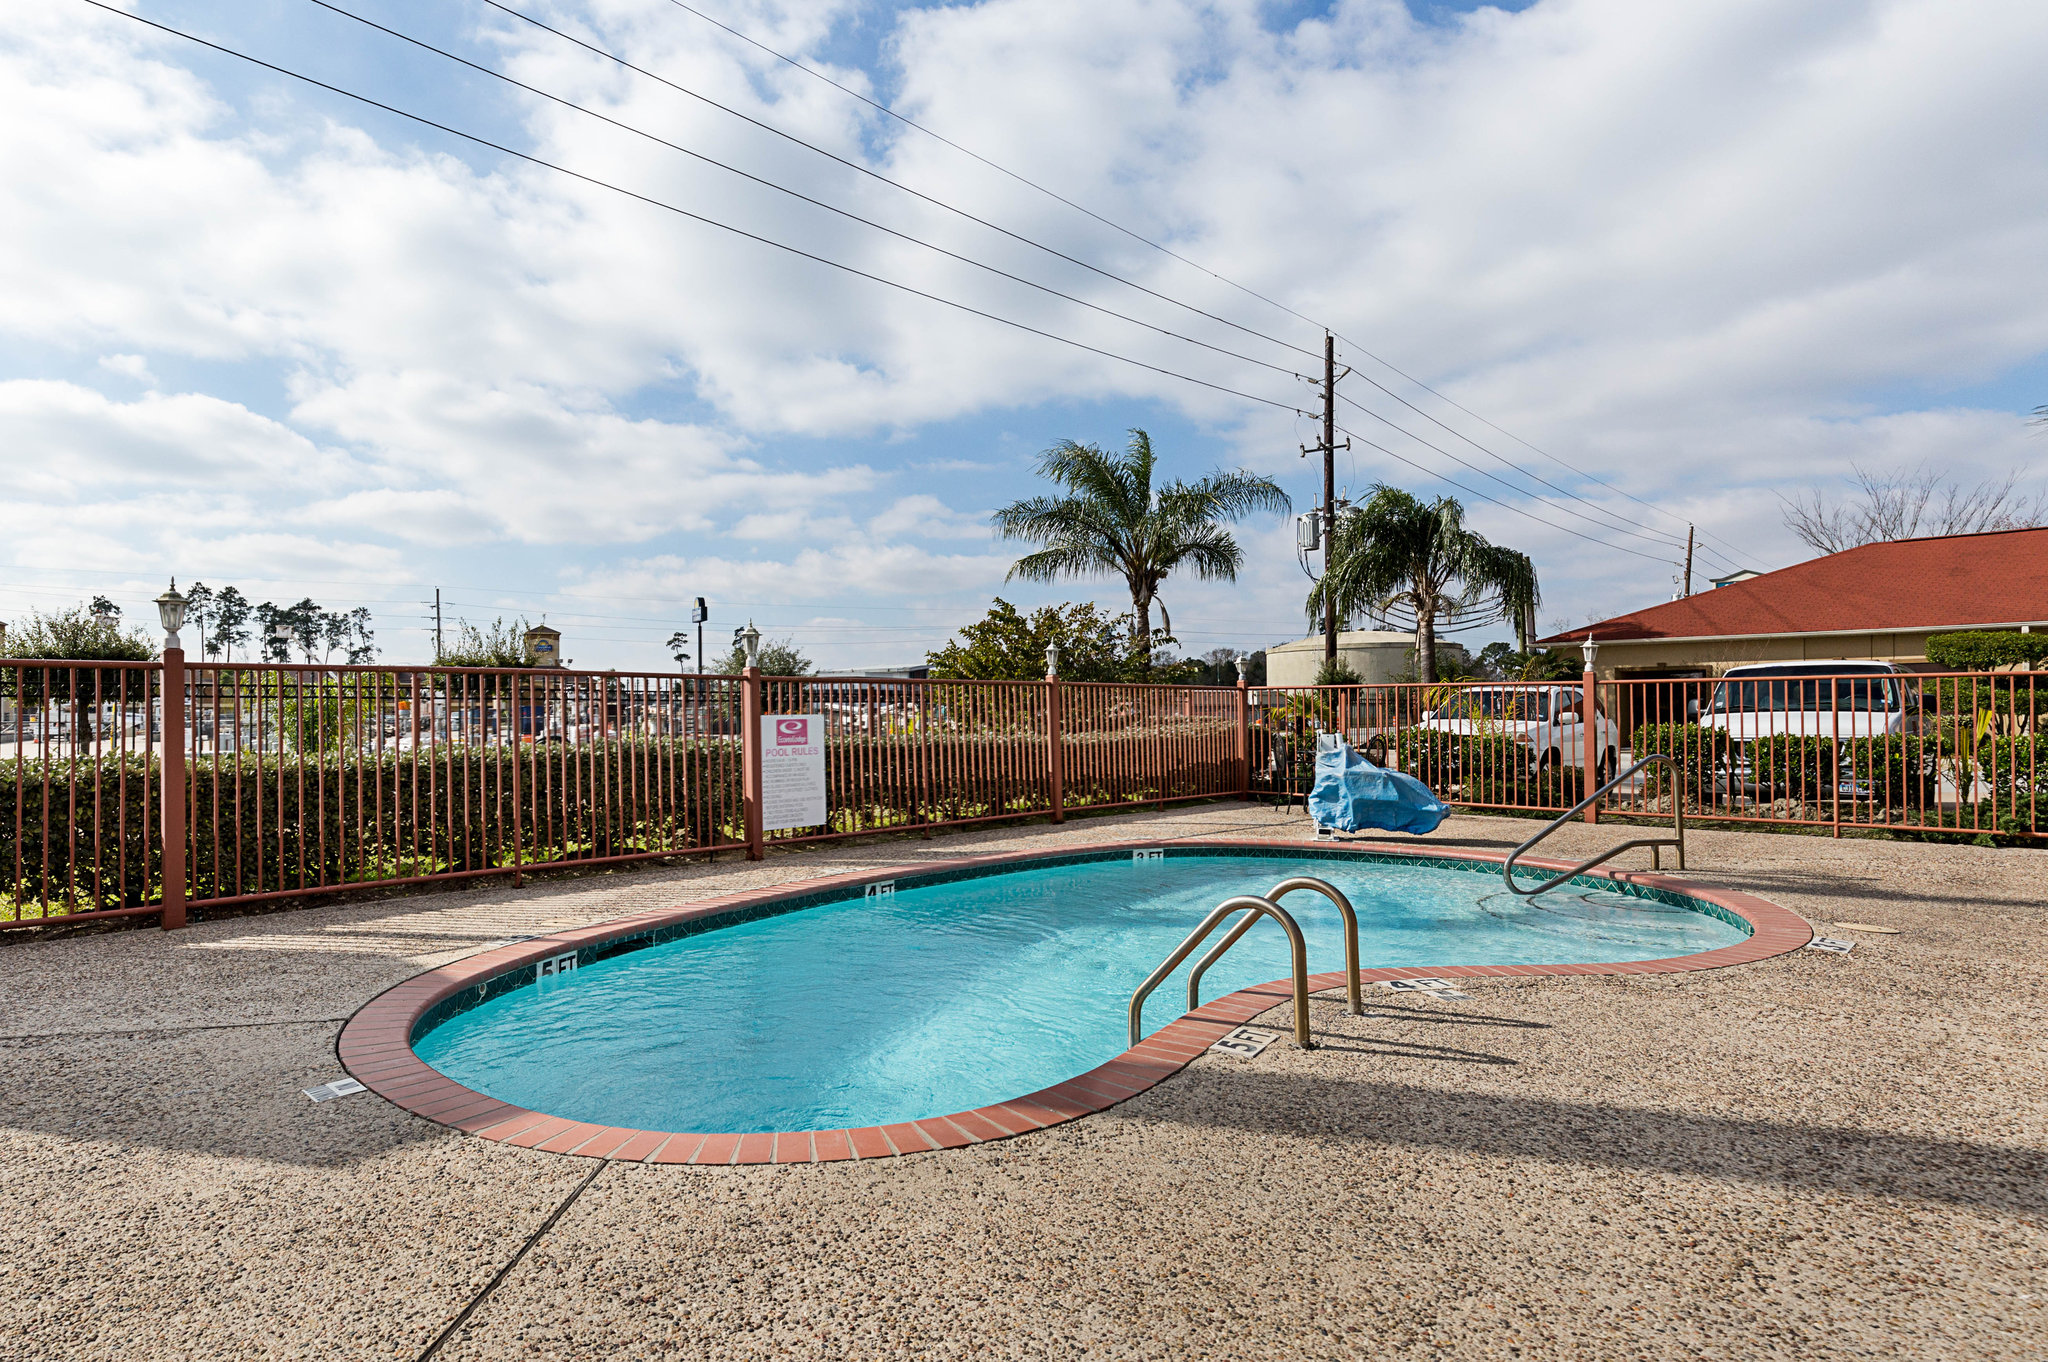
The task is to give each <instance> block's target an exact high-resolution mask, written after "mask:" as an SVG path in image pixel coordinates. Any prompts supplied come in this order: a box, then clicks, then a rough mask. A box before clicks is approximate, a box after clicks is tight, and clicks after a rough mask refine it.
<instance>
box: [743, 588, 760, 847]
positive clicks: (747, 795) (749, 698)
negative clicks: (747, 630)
mask: <svg viewBox="0 0 2048 1362" xmlns="http://www.w3.org/2000/svg"><path fill="white" fill-rule="evenodd" d="M750 627H751V626H750ZM761 759H762V752H761V669H760V668H759V667H748V668H747V669H746V670H745V671H744V672H742V673H741V674H740V800H741V802H742V803H743V804H745V805H746V815H747V859H748V860H750V861H758V860H760V859H761V857H762V855H763V854H764V853H763V851H762V838H761Z"/></svg>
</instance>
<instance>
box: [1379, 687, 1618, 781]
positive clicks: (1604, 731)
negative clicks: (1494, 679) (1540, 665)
mask: <svg viewBox="0 0 2048 1362" xmlns="http://www.w3.org/2000/svg"><path fill="white" fill-rule="evenodd" d="M1582 698H1583V694H1582V692H1581V691H1580V689H1579V687H1577V686H1557V685H1549V686H1545V685H1506V686H1471V687H1461V688H1460V689H1459V690H1458V692H1457V694H1456V696H1455V697H1453V698H1452V699H1451V700H1450V701H1449V702H1448V703H1446V704H1444V705H1442V706H1440V707H1438V708H1436V709H1431V710H1425V711H1424V712H1423V715H1422V722H1421V723H1420V724H1419V725H1418V727H1421V728H1425V729H1428V730H1430V731H1431V732H1434V733H1456V734H1459V735H1461V736H1478V735H1482V734H1488V733H1501V734H1506V735H1507V736H1508V737H1510V738H1512V739H1513V740H1514V741H1515V742H1516V743H1517V744H1518V745H1519V746H1520V747H1521V749H1522V754H1523V756H1525V757H1526V758H1527V759H1528V760H1529V762H1530V763H1531V764H1532V765H1534V766H1535V767H1536V768H1537V769H1538V770H1543V769H1546V768H1548V767H1552V766H1580V767H1582V766H1584V765H1585V764H1586V739H1585V729H1584V728H1583V727H1581V725H1580V715H1581V713H1582V709H1581V704H1580V702H1581V700H1582ZM1593 733H1594V738H1593V753H1594V755H1593V771H1594V774H1595V775H1596V776H1597V777H1598V778H1599V779H1601V780H1603V781H1604V780H1606V779H1607V778H1608V777H1609V776H1611V775H1613V774H1614V771H1615V751H1616V748H1617V747H1619V746H1620V743H1621V729H1620V727H1619V726H1617V725H1616V724H1615V722H1614V720H1612V719H1610V718H1608V717H1607V712H1606V711H1605V710H1604V709H1602V708H1600V705H1599V701H1598V700H1597V699H1596V700H1595V701H1594V709H1593Z"/></svg>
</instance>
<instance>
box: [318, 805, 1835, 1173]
mask: <svg viewBox="0 0 2048 1362" xmlns="http://www.w3.org/2000/svg"><path fill="white" fill-rule="evenodd" d="M1292 845H1295V844H1292V843H1276V842H1256V841H1252V842H1242V841H1233V840H1227V839H1187V840H1172V841H1161V842H1143V841H1135V842H1102V843H1095V844H1092V845H1088V846H1078V847H1073V846H1069V847H1060V848H1059V849H1058V850H1057V851H1056V852H1050V853H1049V852H1046V851H1023V852H1006V853H1003V854H1001V855H997V856H978V857H972V858H966V859H962V860H949V861H943V862H937V863H934V862H929V861H927V862H920V863H916V864H911V865H902V866H895V867H891V868H888V869H880V870H863V871H858V872H855V873H853V874H848V875H834V876H830V877H827V878H823V879H811V880H800V881H797V882H795V883H791V884H786V885H778V886H776V887H774V888H773V889H756V890H748V891H746V892H744V893H738V894H727V895H723V896H721V897H718V898H714V899H704V900H701V901H699V902H696V903H693V904H691V905H690V906H689V907H687V908H671V909H663V910H660V911H657V912H651V913H639V914H635V915H633V916H631V917H623V918H614V919H612V920H610V921H608V922H601V923H596V924H594V925H592V926H589V927H578V928H573V929H571V930H568V931H563V932H556V933H553V934H551V935H548V936H544V937H536V938H534V939H532V940H529V941H521V942H518V943H516V944H514V945H509V946H500V947H498V948H497V949H495V950H488V951H484V952H482V953H481V954H478V955H473V956H471V957H469V958H468V959H466V960H462V961H458V962H457V963H455V964H452V965H443V966H441V967H440V968H438V969H433V970H429V971H427V972H426V973H424V974H420V975H416V976H415V977H413V978H411V979H408V980H406V981H405V982H404V983H402V984H399V985H397V986H396V987H394V988H391V989H388V990H386V991H385V992H383V993H381V994H379V995H378V996H377V997H375V998H373V999H371V1000H370V1002H368V1003H367V1004H365V1005H364V1006H363V1008H362V1009H361V1010H360V1011H358V1012H357V1013H356V1014H355V1015H354V1016H353V1017H351V1018H349V1020H348V1023H347V1025H345V1026H343V1027H342V1030H341V1036H340V1038H339V1039H338V1040H337V1041H336V1044H335V1051H336V1054H337V1055H338V1056H339V1058H340V1060H341V1063H342V1066H343V1067H344V1068H345V1069H347V1070H348V1072H349V1073H350V1075H351V1076H353V1077H354V1078H356V1079H357V1080H358V1081H360V1082H361V1083H362V1084H363V1085H364V1086H365V1087H367V1088H369V1089H370V1091H372V1092H374V1093H376V1094H377V1095H378V1096H380V1097H382V1098H384V1099H385V1100H386V1101H388V1102H391V1103H393V1104H395V1105H397V1106H399V1107H402V1108H404V1109H405V1110H407V1111H409V1112H411V1113H413V1114H414V1115H415V1116H421V1117H424V1118H425V1119H427V1120H430V1121H436V1122H439V1123H440V1124H442V1125H445V1126H450V1127H453V1128H454V1129H456V1130H461V1131H466V1132H468V1133H470V1134H472V1135H478V1136H481V1137H483V1138H484V1139H487V1140H498V1141H501V1142H503V1143H505V1144H508V1145H513V1146H516V1147H518V1148H522V1149H540V1150H545V1151H547V1152H550V1153H555V1154H580V1155H585V1156H587V1157H591V1158H600V1159H618V1160H629V1161H634V1162H642V1163H694V1164H757V1163H830V1162H835V1161H837V1160H841V1159H876V1158H892V1157H895V1156H898V1155H902V1154H921V1153H926V1152H929V1151H931V1150H934V1149H959V1148H963V1147H965V1146H967V1145H971V1144H981V1143H985V1142H987V1141H990V1140H1001V1139H1007V1138H1008V1137H1010V1136H1012V1135H1022V1134H1024V1133H1025V1132H1026V1131H1032V1130H1039V1129H1043V1128H1044V1127H1046V1126H1055V1125H1059V1124H1061V1123H1063V1122H1066V1121H1071V1120H1074V1119H1076V1118H1078V1117H1082V1116H1090V1115H1093V1114H1094V1113H1096V1112H1098V1111H1106V1110H1108V1109H1109V1108H1110V1107H1113V1106H1115V1105H1116V1104H1117V1103H1119V1102H1122V1101H1124V1100H1125V1099H1126V1098H1130V1097H1135V1096H1137V1095H1138V1094H1139V1093H1141V1092H1144V1091H1145V1090H1146V1089H1147V1088H1150V1087H1152V1086H1154V1085H1155V1084H1158V1083H1160V1082H1163V1081H1164V1080H1166V1079H1167V1078H1170V1077H1172V1076H1173V1075H1174V1074H1176V1073H1178V1072H1180V1070H1181V1069H1183V1068H1185V1067H1186V1066H1187V1064H1188V1063H1189V1061H1191V1060H1193V1059H1194V1058H1195V1057H1196V1056H1197V1055H1200V1054H1201V1053H1202V1052H1203V1051H1205V1050H1207V1049H1208V1048H1209V1046H1210V1045H1212V1044H1213V1043H1214V1042H1215V1041H1216V1040H1217V1039H1218V1038H1220V1037H1221V1036H1223V1035H1224V1034H1225V1033H1226V1032H1228V1031H1230V1030H1232V1029H1233V1028H1235V1027H1238V1026H1242V1025H1243V1024H1244V1023H1246V1022H1248V1021H1250V1020H1251V1019H1252V1018H1254V1017H1256V1016H1258V1015H1259V1014H1260V1013H1261V1012H1264V1011H1266V1010H1267V1009H1269V1008H1272V1007H1275V1006H1278V1005H1280V1004H1282V1003H1286V1002H1288V1001H1289V1000H1291V999H1292V997H1293V994H1294V987H1293V984H1292V982H1291V981H1289V980H1286V979H1278V980H1275V981H1273V982H1272V983H1268V984H1259V985H1256V986H1254V987H1252V988H1241V989H1239V990H1237V992H1235V993H1230V994H1226V995H1225V996H1223V997H1221V998H1218V999H1216V1000H1215V1001H1214V1002H1211V1003H1205V1004H1204V1005H1203V1006H1202V1007H1200V1008H1199V1009H1197V1010H1196V1011H1193V1012H1190V1013H1188V1014H1186V1015H1185V1016H1183V1017H1181V1018H1179V1019H1178V1020H1176V1021H1173V1022H1170V1023H1168V1024H1167V1025H1166V1026H1165V1027H1164V1028H1163V1029H1161V1030H1159V1031H1156V1032H1154V1033H1153V1034H1152V1035H1150V1036H1148V1037H1146V1038H1145V1040H1144V1041H1142V1042H1141V1043H1139V1044H1138V1045H1135V1046H1133V1047H1132V1048H1130V1049H1128V1050H1126V1051H1124V1052H1123V1053H1122V1054H1121V1055H1118V1056H1117V1057H1116V1058H1115V1059H1112V1060H1110V1061H1109V1062H1108V1063H1106V1064H1102V1065H1098V1066H1097V1067H1095V1068H1093V1069H1090V1070H1089V1071H1088V1072H1086V1073H1084V1074H1080V1075H1078V1076H1077V1077H1074V1078H1070V1079H1068V1080H1066V1081H1065V1082H1064V1083H1055V1084H1054V1085H1053V1086H1051V1087H1049V1088H1043V1089H1040V1090H1039V1091H1037V1092H1034V1093H1029V1094H1027V1095H1025V1096H1022V1097H1013V1098H1011V1099H1009V1100H1008V1101H1005V1102H998V1103H995V1104H994V1105H992V1106H986V1107H977V1108H975V1109H974V1110H972V1111H959V1112H954V1113H952V1114H950V1115H946V1116H930V1117H925V1118H923V1119H921V1120H916V1121H904V1122H900V1123H898V1124H895V1125H887V1126H864V1127H861V1128H859V1129H855V1130H817V1131H811V1130H801V1131H781V1132H769V1133H756V1134H733V1133H718V1132H705V1131H668V1130H636V1129H632V1128H629V1127H625V1126H607V1125H593V1124H591V1123H589V1122H584V1121H572V1120H570V1119H568V1118H566V1117H561V1116H550V1115H548V1114H546V1113H545V1112H538V1111H528V1110H526V1109H525V1108H524V1107H518V1106H514V1105H512V1104H511V1103H509V1102H501V1101H499V1100H498V1099H497V1098H495V1097H488V1096H485V1095H484V1094H483V1093H480V1092H476V1091H473V1090H472V1089H469V1088H465V1087H463V1086H462V1085H461V1084H460V1083H457V1082H456V1081H455V1080H454V1079H452V1078H449V1077H447V1076H445V1075H444V1074H442V1073H440V1072H439V1071H437V1070H435V1069H432V1068H430V1067H428V1065H427V1064H426V1063H425V1062H424V1061H422V1060H421V1059H420V1058H419V1056H417V1055H415V1054H414V1053H413V1050H412V1044H411V1041H410V1039H409V1038H410V1036H411V1035H412V1028H413V1024H414V1023H415V1022H417V1021H418V1020H419V1018H420V1017H421V1016H422V1015H423V1014H424V1013H425V1012H426V1011H427V1009H428V1008H430V1007H432V1006H433V1005H434V1004H436V1003H438V1002H440V1001H441V1000H442V999H443V998H446V997H448V996H449V995H451V994H454V993H459V992H461V991H462V990H463V989H466V988H469V987H470V986H471V985H473V984H478V983H481V982H483V981H484V980H486V979H492V978H495V977H497V976H498V975H501V974H504V973H506V972H507V971H510V970H514V969H517V968H519V967H520V966H522V965H530V964H533V963H534V962H536V961H539V960H543V959H546V958H548V957H550V956H555V955H560V954H563V953H564V952H565V951H569V950H573V949H577V948H579V947H585V946H595V945H599V944H601V943H603V942H606V941H611V940H614V939H615V938H618V937H622V936H632V935H635V934H637V933H640V932H645V931H648V930H650V929H652V928H657V927H664V926H668V925H669V924H671V923H676V922H686V921H690V920H693V919H697V918H707V917H716V916H719V915H720V914H724V913H729V912H732V911H734V910H735V909H739V908H745V907H751V906H754V905H758V904H765V903H773V902H776V901H778V900H781V899H786V898H796V897H801V896H805V895H810V894H815V893H817V892H818V891H820V890H830V889H834V888H841V887H852V886H858V885H862V884H868V883H873V882H875V881H879V880H893V879H903V878H910V877H913V876H917V875H920V874H929V873H931V872H932V871H934V870H957V869H961V868H967V867H977V866H992V865H1000V864H1004V863H1008V862H1025V861H1032V860H1037V859H1040V858H1043V857H1045V856H1047V855H1059V856H1068V855H1074V854H1079V853H1088V852H1100V851H1135V850H1139V849H1141V848H1152V847H1224V848H1229V849H1232V850H1244V851H1274V850H1276V849H1285V848H1287V847H1290V846H1292ZM1318 845H1320V846H1324V847H1327V846H1330V845H1331V844H1330V843H1320V844H1318ZM1337 845H1338V846H1339V847H1341V848H1355V849H1357V850H1359V851H1364V852H1373V853H1376V854H1380V855H1396V856H1404V857H1411V858H1414V859H1417V860H1431V859H1434V860H1458V861H1475V860H1476V861H1493V862H1496V863H1498V862H1500V861H1501V860H1503V859H1505V858H1504V857H1501V856H1496V855H1488V854H1482V853H1477V852H1471V851H1465V850H1462V849H1460V850H1457V851H1451V850H1448V849H1443V850H1440V849H1436V848H1432V847H1428V846H1417V845H1413V844H1406V845H1404V844H1399V843H1383V842H1345V843H1339V844H1337ZM1521 864H1524V865H1527V866H1530V867H1531V868H1534V869H1543V870H1553V871H1555V870H1567V869H1570V867H1569V866H1568V865H1565V864H1563V863H1559V862H1552V861H1528V860H1525V861H1523V862H1521ZM1597 877H1603V878H1608V879H1613V880H1616V881H1620V882H1624V883H1628V884H1637V885H1644V886H1648V887H1652V888H1658V889H1668V890H1671V891H1674V892H1676V893H1681V894H1686V895H1688V896H1690V897H1692V898H1696V899H1700V900H1703V901H1705V902H1708V903H1713V904H1716V905H1718V906H1720V907H1722V908H1725V909H1728V910H1729V911H1731V912H1733V913H1735V914H1736V915H1737V916H1739V917H1741V918H1742V919H1743V920H1745V921H1746V922H1748V923H1749V924H1750V926H1751V927H1752V928H1753V933H1752V935H1751V936H1750V937H1749V938H1748V939H1746V940H1744V941H1740V942H1737V943H1736V944H1735V945H1732V946H1723V947H1721V948H1720V949H1718V950H1711V951H1703V952H1700V953H1699V954H1697V955H1681V956H1674V957H1671V958H1670V959H1665V960H1637V961H1630V962H1628V963H1625V964H1598V965H1448V966H1428V967H1417V968H1401V969H1364V970H1360V971H1359V973H1358V977H1359V979H1360V980H1361V981H1363V982H1365V983H1377V982H1379V981H1381V980H1386V979H1409V978H1417V977H1424V976H1427V977H1434V978H1459V979H1487V978H1523V979H1525V978H1532V977H1538V976H1547V975H1578V974H1680V973H1685V972H1687V971H1690V970H1703V969H1720V968H1723V967H1725V966H1728V965H1746V964H1750V963H1753V962H1755V961H1758V960H1767V959H1770V958H1771V957H1773V956H1778V955H1785V954H1787V953H1789V952H1791V951H1796V950H1798V949H1799V948H1800V947H1802V946H1804V945H1805V944H1806V943H1807V942H1809V941H1811V940H1812V939H1813V929H1812V928H1811V927H1809V926H1808V925H1807V924H1806V922H1805V921H1804V920H1803V919H1801V918H1799V917H1798V916H1797V915H1795V914H1793V913H1791V912H1788V911H1787V910H1786V909H1783V908H1780V907H1779V906H1778V905H1777V904H1775V903H1771V902H1769V901H1768V900H1765V899H1760V898H1757V897H1756V896H1755V895H1753V894H1742V893H1737V892H1734V891H1731V890H1725V889H1708V888H1704V887H1702V886H1700V885H1696V884H1692V883H1690V882H1688V881H1686V880H1683V879H1681V878H1679V877H1677V876H1675V875H1662V874H1649V873H1636V872H1627V871H1615V872H1601V873H1600V874H1599V875H1598V876H1597ZM1343 986H1344V973H1343V971H1342V970H1339V971H1337V972H1335V973H1331V974H1315V975H1310V976H1309V988H1310V989H1311V990H1313V991H1317V992H1320V991H1323V990H1326V989H1333V988H1342V987H1343Z"/></svg>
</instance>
